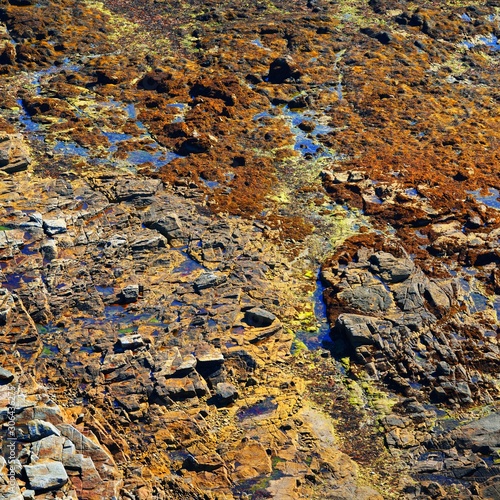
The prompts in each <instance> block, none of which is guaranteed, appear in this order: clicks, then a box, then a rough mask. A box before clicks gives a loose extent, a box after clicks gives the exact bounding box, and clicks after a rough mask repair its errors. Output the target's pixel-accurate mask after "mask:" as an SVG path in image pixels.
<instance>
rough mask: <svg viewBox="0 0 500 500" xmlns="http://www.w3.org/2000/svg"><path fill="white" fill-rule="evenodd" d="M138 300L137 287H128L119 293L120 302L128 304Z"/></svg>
mask: <svg viewBox="0 0 500 500" xmlns="http://www.w3.org/2000/svg"><path fill="white" fill-rule="evenodd" d="M138 298H139V285H128V286H126V287H125V288H123V289H122V291H121V292H120V302H121V303H122V304H130V303H132V302H137V299H138Z"/></svg>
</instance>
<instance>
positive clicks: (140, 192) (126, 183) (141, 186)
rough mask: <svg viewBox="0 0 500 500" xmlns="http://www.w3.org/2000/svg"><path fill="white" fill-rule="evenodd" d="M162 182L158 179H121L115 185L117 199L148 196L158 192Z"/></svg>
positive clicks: (126, 199)
mask: <svg viewBox="0 0 500 500" xmlns="http://www.w3.org/2000/svg"><path fill="white" fill-rule="evenodd" d="M161 185H162V183H161V181H159V180H157V179H120V180H118V181H117V182H116V184H115V186H114V191H115V199H116V201H131V200H134V199H135V198H147V197H150V196H153V195H154V194H155V193H157V192H158V190H159V189H160V187H161Z"/></svg>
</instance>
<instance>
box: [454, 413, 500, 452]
mask: <svg viewBox="0 0 500 500" xmlns="http://www.w3.org/2000/svg"><path fill="white" fill-rule="evenodd" d="M455 438H456V440H455V442H456V444H457V446H458V447H459V448H461V449H468V450H469V449H471V450H472V451H479V450H482V449H488V450H489V449H494V448H500V413H499V412H494V413H492V414H491V415H488V416H487V417H484V418H481V419H479V420H476V421H474V422H471V423H469V424H467V425H464V426H461V427H460V428H459V429H457V431H456V432H455Z"/></svg>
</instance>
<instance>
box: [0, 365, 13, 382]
mask: <svg viewBox="0 0 500 500" xmlns="http://www.w3.org/2000/svg"><path fill="white" fill-rule="evenodd" d="M12 380H14V374H13V373H12V372H10V371H9V370H6V369H5V368H2V367H0V381H2V382H12Z"/></svg>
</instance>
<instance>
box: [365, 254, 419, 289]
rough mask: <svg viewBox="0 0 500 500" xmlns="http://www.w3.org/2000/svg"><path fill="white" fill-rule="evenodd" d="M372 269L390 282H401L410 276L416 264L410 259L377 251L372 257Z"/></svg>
mask: <svg viewBox="0 0 500 500" xmlns="http://www.w3.org/2000/svg"><path fill="white" fill-rule="evenodd" d="M369 261H370V265H371V266H370V267H371V269H372V270H373V271H374V272H376V273H377V274H379V275H380V277H381V278H382V279H383V280H384V281H386V282H388V283H400V282H401V281H405V280H406V279H408V278H409V277H410V275H411V274H412V273H413V272H414V271H415V266H414V264H413V262H412V261H411V260H410V259H406V258H403V259H398V258H396V257H394V255H392V254H390V253H387V252H377V253H375V254H373V255H372V256H371V257H370V259H369Z"/></svg>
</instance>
